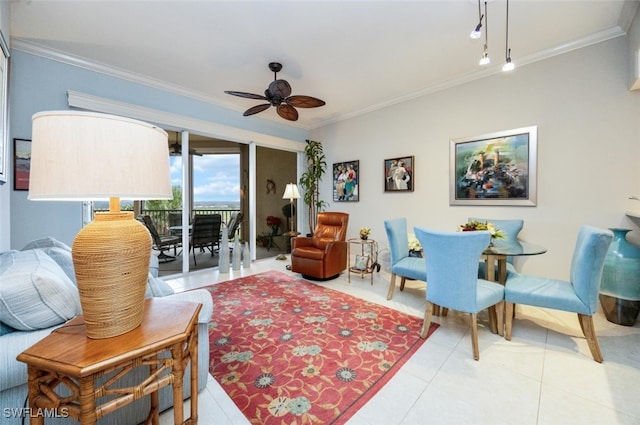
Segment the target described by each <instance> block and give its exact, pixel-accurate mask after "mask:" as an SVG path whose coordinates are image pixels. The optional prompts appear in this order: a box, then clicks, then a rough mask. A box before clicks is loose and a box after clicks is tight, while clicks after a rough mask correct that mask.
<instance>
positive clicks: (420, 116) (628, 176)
mask: <svg viewBox="0 0 640 425" xmlns="http://www.w3.org/2000/svg"><path fill="white" fill-rule="evenodd" d="M514 60H515V61H516V62H517V57H514ZM628 69H629V67H628V47H627V39H626V37H621V38H617V39H614V40H610V41H608V42H605V43H600V44H597V45H594V46H591V47H588V48H583V49H580V50H577V51H574V52H571V53H568V54H564V55H561V56H558V57H554V58H551V59H547V60H545V61H541V62H537V63H533V64H530V65H527V66H523V67H520V68H516V70H515V71H514V72H513V73H510V74H500V75H494V76H491V77H488V78H485V79H482V80H478V81H474V82H471V83H468V84H465V85H462V86H458V87H454V88H451V89H447V90H444V91H441V92H438V93H435V94H431V95H428V96H425V97H423V98H419V99H415V100H413V101H409V102H405V103H402V104H399V105H395V106H392V107H389V108H386V109H384V110H380V111H376V112H373V113H369V114H367V115H364V116H360V117H357V118H353V119H350V120H347V121H343V122H340V123H337V124H334V125H329V126H326V127H323V128H319V129H316V130H313V131H312V132H311V137H312V138H313V139H314V140H319V141H321V142H323V144H324V148H325V153H326V154H327V163H328V169H329V173H328V176H327V178H326V179H325V180H324V181H323V183H322V194H321V197H322V198H323V199H325V200H327V201H329V202H330V204H331V205H330V206H329V208H327V210H334V211H345V212H348V213H349V214H350V222H349V233H348V236H349V237H355V236H356V235H357V232H358V229H359V228H360V227H363V226H366V227H371V228H372V230H373V234H372V237H373V238H374V239H376V240H378V241H380V242H381V243H380V248H381V249H382V248H383V247H386V246H387V243H386V236H385V233H384V227H383V221H384V220H385V219H389V218H395V217H400V216H405V217H407V219H408V222H409V225H410V228H411V229H412V228H413V226H414V225H420V226H427V227H432V228H437V229H441V230H452V231H453V230H455V228H456V227H457V226H458V225H459V224H462V223H464V222H466V220H467V217H470V216H476V217H488V218H523V219H524V220H525V226H524V229H523V231H522V232H521V234H520V236H521V238H522V239H525V240H528V241H530V242H534V243H538V244H542V245H544V246H545V247H546V248H547V249H548V252H547V253H546V254H544V255H541V256H538V257H529V258H528V259H526V261H520V262H519V263H518V266H519V267H521V268H522V270H523V271H526V272H529V273H540V274H544V275H547V276H551V277H558V278H566V277H568V269H569V263H570V261H571V255H572V253H573V246H574V242H575V238H576V234H577V231H578V228H579V227H580V226H581V225H582V224H591V225H596V226H600V227H628V228H632V229H634V230H635V231H634V232H633V233H632V234H631V237H632V238H635V239H640V237H639V236H638V234H639V232H638V230H639V229H638V226H637V225H636V224H634V223H633V222H632V221H630V219H628V217H626V216H625V214H624V211H625V209H628V208H629V207H631V206H633V205H632V204H633V201H629V200H628V199H627V198H628V197H629V196H630V195H640V173H639V172H638V168H639V167H638V161H639V160H640V143H639V141H640V137H639V136H640V130H639V124H638V121H639V120H638V113H639V112H640V92H632V91H629V90H628V87H629V85H628V82H629V75H628ZM425 72H428V70H425ZM531 125H536V126H538V203H537V206H536V207H504V206H503V207H474V206H449V141H450V140H451V139H455V138H461V137H467V136H474V135H482V134H486V133H492V132H495V131H501V130H509V129H514V128H520V127H525V126H531ZM409 155H415V179H414V182H415V191H414V192H413V193H385V192H384V187H383V178H384V173H383V160H384V159H385V158H395V157H401V156H409ZM349 160H360V188H359V189H360V202H358V203H334V202H333V201H332V200H331V199H332V193H331V172H330V170H331V165H332V164H333V163H334V162H342V161H349ZM637 209H640V204H639V205H637ZM639 224H640V223H639Z"/></svg>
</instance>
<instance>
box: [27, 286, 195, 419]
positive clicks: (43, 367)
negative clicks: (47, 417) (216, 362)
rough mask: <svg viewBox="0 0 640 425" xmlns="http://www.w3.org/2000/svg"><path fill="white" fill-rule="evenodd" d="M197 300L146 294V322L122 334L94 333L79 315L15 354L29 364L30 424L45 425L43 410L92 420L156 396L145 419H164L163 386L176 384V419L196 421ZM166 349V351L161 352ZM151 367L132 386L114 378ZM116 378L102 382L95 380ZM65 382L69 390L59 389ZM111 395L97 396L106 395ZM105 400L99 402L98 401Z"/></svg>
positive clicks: (174, 388) (174, 394)
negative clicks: (187, 398)
mask: <svg viewBox="0 0 640 425" xmlns="http://www.w3.org/2000/svg"><path fill="white" fill-rule="evenodd" d="M201 307H202V305H201V304H198V303H193V302H184V301H174V300H166V299H162V298H152V299H148V300H145V306H144V317H143V320H142V324H141V325H140V326H138V327H137V328H135V329H133V330H132V331H130V332H127V333H126V334H124V335H119V336H116V337H113V338H105V339H91V338H88V337H87V335H86V327H85V325H84V319H83V317H82V316H79V317H77V318H75V319H73V320H71V321H69V322H68V323H66V324H65V325H64V326H62V327H60V328H58V329H56V330H55V331H53V332H52V333H51V334H50V335H49V336H47V337H45V338H44V339H42V340H41V341H39V342H37V343H36V344H35V345H33V346H31V347H30V348H28V349H27V350H26V351H24V352H22V353H21V354H19V355H18V357H17V359H18V360H19V361H21V362H24V363H26V364H27V369H28V379H29V383H28V387H29V388H28V389H29V408H30V411H31V418H30V419H31V424H33V425H43V424H44V416H43V415H38V414H37V412H39V411H40V412H41V411H42V410H43V409H47V410H50V411H53V412H54V413H56V415H57V416H69V417H73V418H76V419H77V420H78V421H79V422H80V423H81V424H82V425H86V424H95V422H96V421H97V420H98V419H99V418H101V417H102V416H104V415H106V414H108V413H110V412H113V411H114V410H117V409H119V408H120V407H123V406H126V405H127V404H129V403H131V402H133V401H135V400H138V399H139V398H142V397H144V396H146V395H149V394H150V395H151V410H150V412H149V416H148V418H147V421H146V423H152V424H155V425H157V424H158V423H159V411H158V390H159V389H160V388H162V387H165V386H167V385H173V412H174V423H175V424H189V425H191V424H197V423H198V313H199V312H200V309H201ZM161 353H168V354H169V356H159V355H160V354H161ZM189 361H191V381H190V385H191V412H190V413H191V417H190V418H189V419H187V420H186V421H184V406H183V400H182V397H183V377H184V372H185V369H186V366H187V364H188V362H189ZM145 365H147V366H149V371H150V375H149V377H148V378H147V379H144V381H142V382H139V383H137V384H136V385H135V386H133V387H127V388H118V385H117V382H118V381H119V380H120V378H122V377H123V376H124V375H126V374H127V373H129V372H131V371H132V370H133V369H134V368H136V367H138V366H145ZM110 372H113V376H112V377H110V378H109V379H107V380H106V381H105V382H103V383H102V384H98V383H97V382H96V379H97V378H99V377H101V376H103V375H104V374H106V373H110ZM60 385H62V386H64V387H66V388H67V389H68V390H69V391H70V392H71V394H72V395H71V396H69V397H63V396H60V395H59V392H56V387H58V386H60ZM104 397H107V399H106V400H104V401H100V399H101V398H104ZM100 403H101V404H100Z"/></svg>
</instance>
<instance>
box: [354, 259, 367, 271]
mask: <svg viewBox="0 0 640 425" xmlns="http://www.w3.org/2000/svg"><path fill="white" fill-rule="evenodd" d="M368 264H369V256H368V255H356V263H355V264H354V265H353V268H354V269H356V270H367V265H368Z"/></svg>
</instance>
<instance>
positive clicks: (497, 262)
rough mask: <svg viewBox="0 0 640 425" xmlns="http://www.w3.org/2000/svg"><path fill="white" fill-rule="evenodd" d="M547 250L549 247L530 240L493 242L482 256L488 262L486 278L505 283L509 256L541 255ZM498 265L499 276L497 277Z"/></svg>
mask: <svg viewBox="0 0 640 425" xmlns="http://www.w3.org/2000/svg"><path fill="white" fill-rule="evenodd" d="M545 252H547V249H546V248H544V247H542V246H540V245H536V244H533V243H530V242H525V241H522V240H511V241H507V240H501V239H496V240H494V241H493V242H492V244H491V246H489V247H488V248H487V249H486V250H485V251H484V252H483V253H482V256H481V257H480V258H481V259H482V260H485V262H486V277H485V278H486V279H487V280H491V281H494V282H495V281H497V282H499V283H502V284H503V285H504V283H505V282H506V281H507V258H508V257H521V256H525V255H540V254H544V253H545ZM496 267H497V271H498V273H497V278H496Z"/></svg>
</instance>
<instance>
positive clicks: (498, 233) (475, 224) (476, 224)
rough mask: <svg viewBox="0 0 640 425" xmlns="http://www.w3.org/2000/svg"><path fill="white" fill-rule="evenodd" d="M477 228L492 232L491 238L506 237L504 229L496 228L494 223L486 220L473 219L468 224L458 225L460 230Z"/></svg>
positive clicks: (469, 230)
mask: <svg viewBox="0 0 640 425" xmlns="http://www.w3.org/2000/svg"><path fill="white" fill-rule="evenodd" d="M475 230H486V231H488V232H489V233H491V239H504V238H505V237H506V235H505V233H504V231H502V230H500V229H496V226H495V225H494V224H493V223H489V222H487V221H485V222H484V223H482V222H480V221H476V220H471V221H469V222H468V223H466V224H463V225H462V226H459V227H458V231H459V232H473V231H475Z"/></svg>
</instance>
